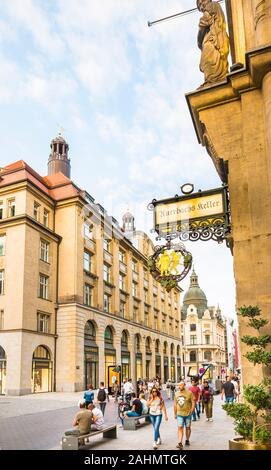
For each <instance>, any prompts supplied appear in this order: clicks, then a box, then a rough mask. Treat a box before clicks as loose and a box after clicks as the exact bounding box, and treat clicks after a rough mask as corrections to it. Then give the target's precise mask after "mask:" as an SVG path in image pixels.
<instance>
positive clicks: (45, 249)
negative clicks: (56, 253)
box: [40, 240, 50, 263]
mask: <svg viewBox="0 0 271 470" xmlns="http://www.w3.org/2000/svg"><path fill="white" fill-rule="evenodd" d="M49 246H50V243H48V242H46V241H45V240H41V241H40V259H41V260H42V261H45V262H46V263H49Z"/></svg>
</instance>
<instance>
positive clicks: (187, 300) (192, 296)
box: [182, 268, 207, 317]
mask: <svg viewBox="0 0 271 470" xmlns="http://www.w3.org/2000/svg"><path fill="white" fill-rule="evenodd" d="M191 304H192V305H195V307H197V308H198V314H199V316H200V317H201V316H202V314H203V313H204V310H206V309H207V298H206V295H205V294H204V292H203V290H202V289H201V288H200V286H199V283H198V276H197V274H196V272H195V269H194V268H193V271H192V274H191V276H190V287H189V289H188V290H187V291H186V293H185V295H184V298H183V309H182V310H183V313H184V314H186V311H187V307H188V306H189V305H191Z"/></svg>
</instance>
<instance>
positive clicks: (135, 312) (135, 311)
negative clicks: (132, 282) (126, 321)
mask: <svg viewBox="0 0 271 470" xmlns="http://www.w3.org/2000/svg"><path fill="white" fill-rule="evenodd" d="M133 313H134V322H136V323H138V322H139V317H138V308H134V312H133Z"/></svg>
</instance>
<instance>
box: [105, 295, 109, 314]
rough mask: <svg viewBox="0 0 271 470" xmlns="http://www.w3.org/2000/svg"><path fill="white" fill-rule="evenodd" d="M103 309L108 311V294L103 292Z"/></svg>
mask: <svg viewBox="0 0 271 470" xmlns="http://www.w3.org/2000/svg"><path fill="white" fill-rule="evenodd" d="M104 311H105V312H108V313H109V312H110V295H108V294H104Z"/></svg>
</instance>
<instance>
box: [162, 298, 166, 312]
mask: <svg viewBox="0 0 271 470" xmlns="http://www.w3.org/2000/svg"><path fill="white" fill-rule="evenodd" d="M162 312H163V313H165V302H164V301H163V302H162Z"/></svg>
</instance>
